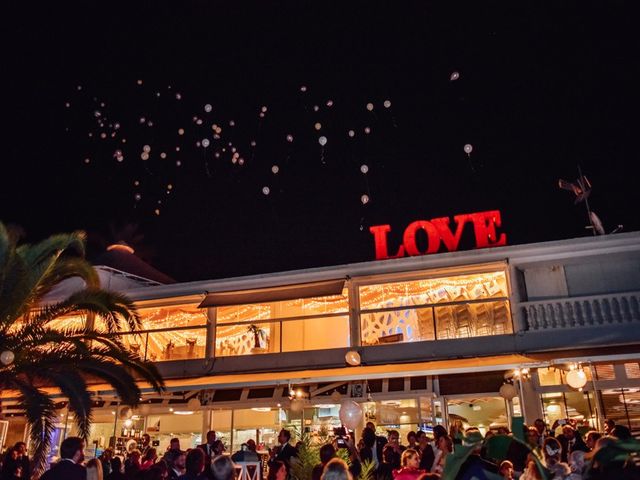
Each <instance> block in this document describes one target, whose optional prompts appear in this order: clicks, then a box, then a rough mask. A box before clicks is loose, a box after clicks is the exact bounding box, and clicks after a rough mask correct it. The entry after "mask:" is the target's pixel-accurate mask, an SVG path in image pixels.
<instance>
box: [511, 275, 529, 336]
mask: <svg viewBox="0 0 640 480" xmlns="http://www.w3.org/2000/svg"><path fill="white" fill-rule="evenodd" d="M509 280H510V282H509V283H510V289H511V291H510V296H509V302H510V303H511V319H512V320H513V333H518V332H523V331H525V330H526V329H527V323H526V319H525V318H524V315H523V313H522V310H521V309H520V307H519V306H518V303H519V302H522V301H524V300H525V298H524V296H525V293H524V285H522V282H523V279H522V273H521V272H520V271H519V270H518V268H517V267H515V266H514V265H509Z"/></svg>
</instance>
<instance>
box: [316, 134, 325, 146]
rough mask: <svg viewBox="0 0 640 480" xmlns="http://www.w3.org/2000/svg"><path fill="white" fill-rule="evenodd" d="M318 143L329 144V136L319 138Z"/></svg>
mask: <svg viewBox="0 0 640 480" xmlns="http://www.w3.org/2000/svg"><path fill="white" fill-rule="evenodd" d="M318 143H319V144H320V145H322V146H323V147H324V146H325V145H326V144H327V137H325V136H322V137H320V138H318Z"/></svg>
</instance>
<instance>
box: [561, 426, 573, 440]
mask: <svg viewBox="0 0 640 480" xmlns="http://www.w3.org/2000/svg"><path fill="white" fill-rule="evenodd" d="M562 435H564V438H566V439H568V440H573V439H574V438H575V436H576V431H575V430H574V429H573V427H572V426H571V425H565V426H563V427H562Z"/></svg>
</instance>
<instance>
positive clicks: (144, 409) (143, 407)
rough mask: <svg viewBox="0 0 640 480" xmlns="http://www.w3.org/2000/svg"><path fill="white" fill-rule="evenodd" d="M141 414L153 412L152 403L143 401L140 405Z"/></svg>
mask: <svg viewBox="0 0 640 480" xmlns="http://www.w3.org/2000/svg"><path fill="white" fill-rule="evenodd" d="M139 410H140V415H149V414H150V413H151V405H149V404H148V403H143V404H142V405H140V408H139Z"/></svg>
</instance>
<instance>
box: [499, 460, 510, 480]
mask: <svg viewBox="0 0 640 480" xmlns="http://www.w3.org/2000/svg"><path fill="white" fill-rule="evenodd" d="M498 473H499V474H500V475H502V478H513V463H511V462H510V461H509V460H503V461H502V463H501V464H500V469H499V470H498Z"/></svg>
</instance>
